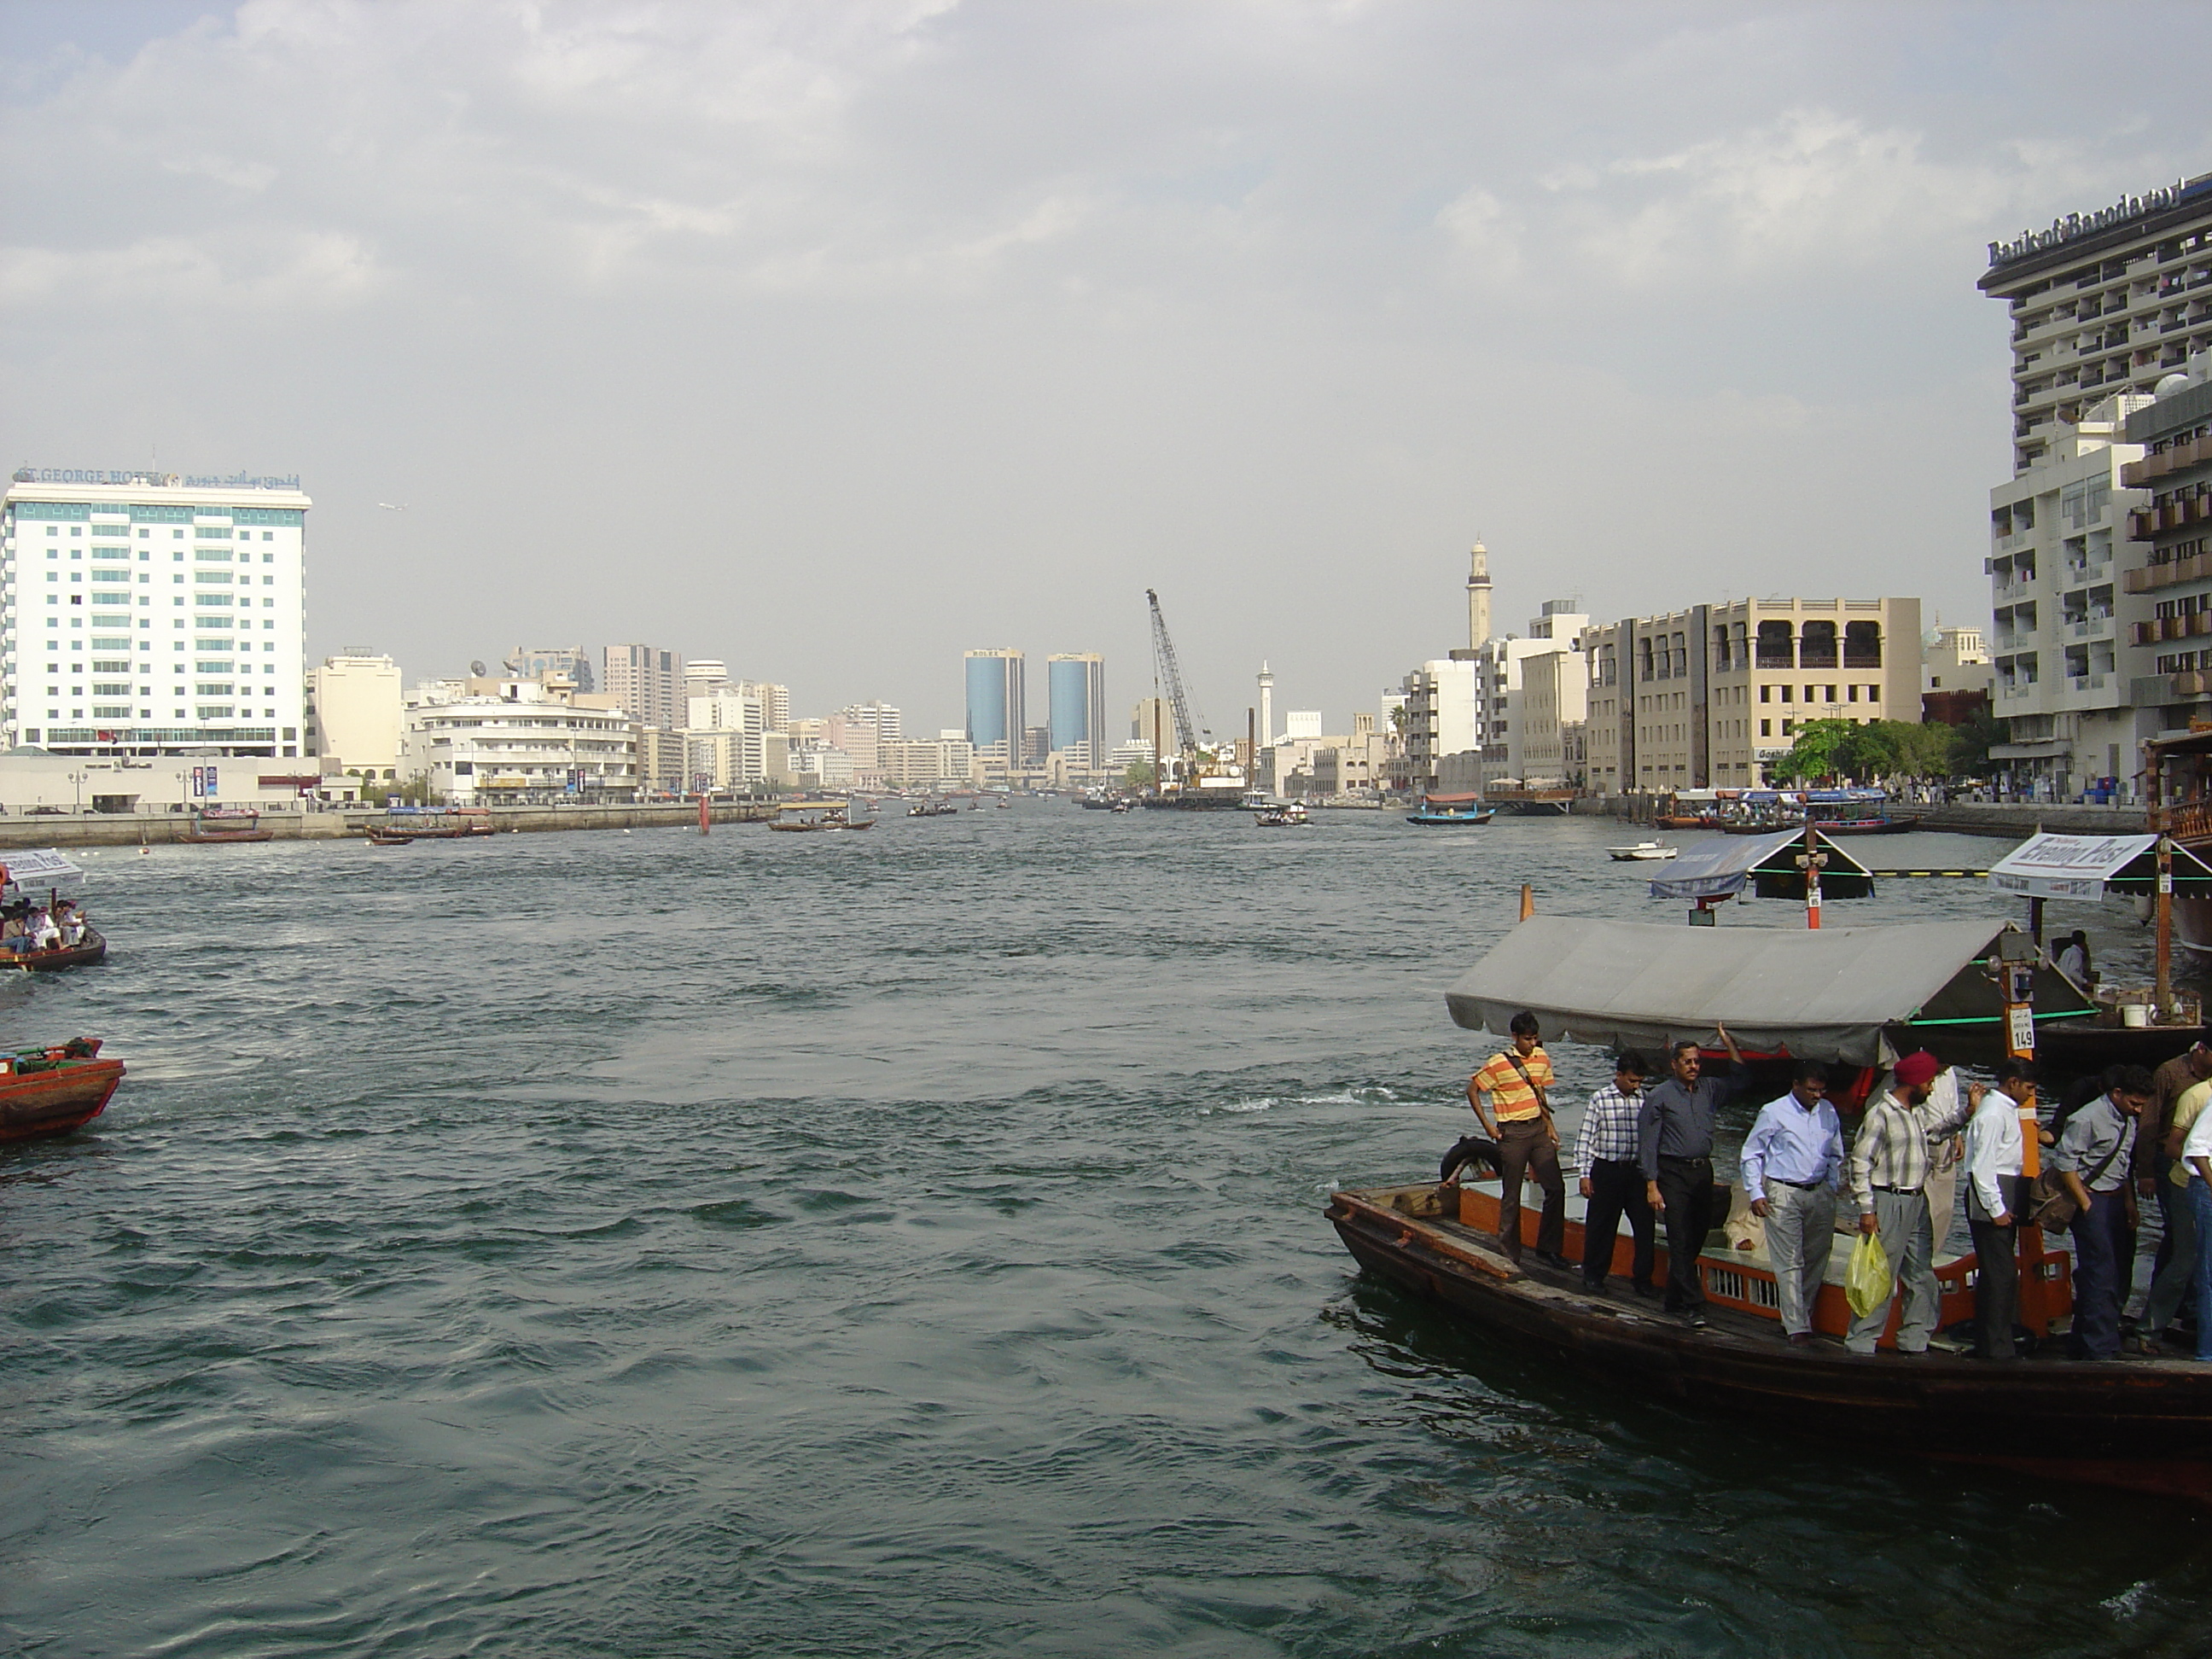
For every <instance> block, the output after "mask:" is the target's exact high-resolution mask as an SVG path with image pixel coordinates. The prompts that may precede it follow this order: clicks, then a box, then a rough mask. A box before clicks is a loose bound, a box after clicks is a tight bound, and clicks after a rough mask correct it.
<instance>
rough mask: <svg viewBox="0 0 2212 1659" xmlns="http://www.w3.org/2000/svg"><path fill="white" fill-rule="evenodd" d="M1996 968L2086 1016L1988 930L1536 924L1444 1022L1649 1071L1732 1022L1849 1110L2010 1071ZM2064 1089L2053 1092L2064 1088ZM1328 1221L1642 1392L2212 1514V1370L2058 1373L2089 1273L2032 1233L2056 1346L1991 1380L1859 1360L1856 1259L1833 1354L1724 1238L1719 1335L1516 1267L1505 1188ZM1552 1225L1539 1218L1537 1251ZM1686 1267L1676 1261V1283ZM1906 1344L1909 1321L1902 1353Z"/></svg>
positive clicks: (2034, 958)
mask: <svg viewBox="0 0 2212 1659" xmlns="http://www.w3.org/2000/svg"><path fill="white" fill-rule="evenodd" d="M2000 959H2002V960H2004V961H2006V962H2008V963H2014V964H2015V965H2016V966H2017V967H2018V968H2019V969H2021V973H2022V975H2024V978H2025V981H2026V986H2025V994H2026V995H2027V998H2028V999H2029V1000H2028V1001H2027V1005H2026V1006H2025V1007H2023V1008H2021V1009H2020V1010H2018V1011H2016V1012H2019V1013H2022V1014H2025V1015H2026V1016H2027V1023H2028V1024H2029V1027H2030V1029H2039V1028H2040V1027H2041V1026H2042V1025H2043V1024H2045V1022H2054V1023H2055V1022H2059V1021H2069V1020H2077V1019H2079V1018H2081V1016H2082V1015H2083V1014H2085V1013H2087V1012H2090V1009H2089V1005H2088V1004H2087V1000H2086V999H2084V997H2083V996H2082V994H2081V990H2080V988H2079V987H2075V985H2073V984H2072V983H2071V982H2070V981H2068V980H2067V979H2066V977H2065V976H2064V975H2062V974H2060V973H2059V972H2058V971H2057V969H2056V968H2055V967H2054V966H2053V965H2052V964H2051V962H2050V960H2049V958H2048V957H2045V956H2044V955H2043V953H2042V952H2041V951H2039V950H2037V949H2035V948H2034V947H2033V945H2030V944H2029V943H2028V941H2027V939H2026V936H2025V935H2024V934H2021V932H2020V930H2019V929H2017V928H2015V927H2011V926H2010V925H2009V924H2007V925H2005V926H2003V927H1991V926H1990V924H1988V923H1987V922H1977V921H1946V922H1923V923H1917V924H1912V925H1909V926H1904V927H1839V928H1826V929H1817V930H1816V929H1805V930H1802V931H1801V930H1796V929H1770V928H1750V927H1738V928H1731V929H1728V930H1725V931H1723V930H1720V929H1718V928H1680V927H1654V926H1651V925H1649V924H1644V923H1634V922H1613V921H1601V920H1596V919H1591V918H1582V917H1568V916H1530V917H1529V918H1528V919H1527V920H1525V921H1522V922H1521V923H1520V925H1519V926H1518V927H1516V928H1515V929H1514V930H1513V932H1512V933H1509V934H1508V935H1507V936H1506V937H1505V939H1504V940H1502V941H1501V942H1500V943H1499V944H1498V946H1497V947H1496V948H1495V949H1493V950H1492V951H1491V952H1490V953H1489V954H1488V955H1487V956H1486V957H1484V958H1483V959H1482V960H1481V961H1480V962H1478V963H1475V964H1474V967H1472V968H1470V969H1468V970H1467V972H1466V973H1464V974H1463V975H1461V976H1460V978H1459V979H1458V980H1457V981H1455V982H1454V983H1453V984H1452V986H1451V987H1450V988H1449V991H1448V992H1447V994H1446V1003H1447V1006H1448V1007H1449V1012H1450V1014H1451V1017H1452V1018H1453V1019H1454V1021H1455V1023H1457V1024H1460V1025H1462V1026H1463V1027H1466V1028H1468V1029H1470V1030H1483V1031H1488V1032H1494V1033H1498V1034H1500V1035H1503V1034H1504V1032H1505V1030H1506V1029H1507V1026H1508V1023H1509V1022H1510V1019H1511V1018H1512V1017H1513V1016H1514V1015H1515V1014H1516V1013H1517V1012H1520V1011H1521V1010H1522V1009H1524V1008H1525V1009H1528V1010H1529V1011H1531V1012H1534V1014H1535V1015H1536V1016H1537V1018H1539V1019H1540V1020H1541V1021H1542V1022H1543V1024H1544V1029H1545V1031H1546V1034H1547V1036H1555V1037H1556V1038H1557V1039H1559V1040H1560V1041H1571V1042H1585V1043H1589V1044H1593V1045H1601V1046H1605V1047H1613V1048H1621V1047H1633V1048H1639V1049H1641V1050H1642V1051H1644V1053H1647V1054H1662V1053H1664V1052H1665V1051H1666V1047H1667V1044H1668V1042H1670V1041H1672V1040H1673V1039H1674V1038H1675V1037H1677V1036H1680V1037H1686V1038H1689V1039H1692V1040H1694V1041H1698V1042H1710V1041H1711V1036H1712V1033H1713V1030H1714V1028H1715V1026H1716V1025H1717V1024H1720V1023H1723V1022H1725V1024H1727V1026H1728V1029H1729V1034H1730V1035H1731V1036H1734V1037H1735V1039H1736V1041H1737V1042H1738V1043H1739V1044H1740V1045H1741V1048H1742V1049H1743V1050H1744V1052H1745V1054H1746V1057H1747V1061H1749V1062H1750V1063H1751V1064H1752V1065H1753V1067H1754V1081H1755V1082H1757V1083H1759V1084H1762V1085H1763V1084H1765V1082H1767V1081H1768V1080H1769V1078H1768V1076H1767V1075H1766V1074H1765V1073H1763V1072H1761V1071H1759V1069H1758V1068H1759V1067H1761V1066H1769V1067H1771V1068H1773V1077H1774V1079H1775V1087H1776V1090H1777V1091H1779V1089H1780V1087H1781V1086H1782V1084H1781V1082H1780V1080H1779V1079H1781V1077H1782V1076H1783V1074H1784V1073H1786V1069H1787V1060H1789V1059H1794V1058H1800V1057H1802V1058H1808V1059H1818V1060H1826V1061H1828V1062H1830V1063H1831V1065H1832V1066H1835V1067H1838V1076H1837V1079H1836V1086H1834V1087H1832V1090H1831V1094H1832V1097H1835V1098H1837V1099H1838V1103H1839V1104H1842V1105H1844V1106H1845V1107H1846V1108H1848V1107H1850V1106H1851V1105H1852V1104H1854V1103H1857V1102H1861V1101H1863V1100H1864V1099H1865V1098H1866V1097H1867V1096H1868V1094H1869V1091H1870V1090H1871V1088H1872V1087H1873V1085H1875V1082H1877V1081H1878V1080H1879V1079H1880V1077H1881V1074H1882V1073H1883V1072H1884V1071H1885V1070H1886V1069H1887V1067H1888V1066H1890V1065H1891V1064H1893V1062H1894V1061H1895V1060H1896V1059H1897V1058H1898V1057H1899V1056H1900V1055H1902V1054H1907V1053H1911V1052H1913V1051H1915V1050H1918V1049H1923V1048H1924V1049H1926V1050H1928V1051H1929V1052H1931V1053H1933V1054H1936V1056H1937V1058H1938V1059H1939V1060H1942V1061H1943V1062H1944V1063H1945V1064H1947V1065H1952V1064H1978V1065H1986V1064H1989V1063H1990V1062H1991V1061H1993V1060H1995V1059H1996V1057H1997V1056H1998V1055H1999V1054H2002V1053H2003V1052H2005V1050H2006V1048H2007V1046H2008V1035H2007V1034H2008V1030H2009V1029H2010V1027H2011V1025H2012V1024H2014V1023H2015V1022H2014V1020H2013V1019H2012V1018H2011V1012H2008V1007H2007V1006H2006V1004H2005V1002H2004V1001H2003V1000H2002V998H2003V993H2002V991H2001V990H2000V989H1999V985H1998V980H1997V977H1996V975H1993V974H1992V973H1991V972H1990V968H1991V966H1992V965H1993V964H1994V963H1995V962H1996V961H1997V960H2000ZM2081 1058H2082V1059H2083V1060H2091V1061H2094V1062H2096V1063H2097V1064H2100V1065H2101V1064H2104V1063H2108V1062H2107V1061H2106V1060H2104V1059H2103V1057H2102V1056H2100V1055H2097V1054H2093V1053H2089V1052H2086V1051H2085V1052H2084V1054H2082V1055H2081ZM2047 1083H2048V1087H2047V1091H2046V1092H2048V1093H2049V1094H2050V1095H2051V1097H2054V1098H2055V1097H2057V1094H2058V1092H2059V1087H2058V1085H2059V1079H2057V1078H2056V1077H2052V1078H2050V1079H2047ZM1724 1195H1725V1194H1721V1193H1717V1194H1716V1195H1715V1198H1716V1208H1715V1213H1716V1214H1717V1215H1725V1214H1727V1213H1728V1209H1727V1206H1725V1205H1724V1204H1723V1203H1722V1202H1721V1201H1720V1200H1722V1199H1723V1196H1724ZM1327 1215H1328V1219H1329V1220H1330V1222H1331V1223H1332V1224H1333V1225H1334V1226H1335V1228H1336V1231H1337V1233H1338V1236H1339V1237H1340V1238H1341V1239H1342V1240H1343V1242H1344V1244H1345V1246H1346V1249H1349V1250H1350V1251H1351V1253H1352V1255H1353V1256H1354V1257H1355V1258H1356V1259H1357V1260H1358V1261H1359V1262H1360V1263H1361V1265H1362V1266H1363V1267H1365V1268H1367V1269H1369V1270H1370V1271H1371V1272H1374V1273H1377V1274H1378V1275H1380V1276H1383V1277H1384V1278H1387V1279H1390V1280H1392V1281H1394V1282H1395V1283H1397V1284H1399V1285H1402V1286H1404V1287H1405V1288H1406V1289H1407V1290H1408V1291H1412V1292H1413V1294H1415V1295H1418V1296H1421V1297H1426V1298H1428V1299H1430V1300H1432V1301H1435V1302H1437V1303H1439V1304H1442V1305H1443V1306H1444V1307H1445V1308H1446V1309H1448V1310H1450V1311H1451V1312H1452V1313H1453V1314H1454V1315H1455V1316H1456V1317H1458V1318H1461V1319H1462V1320H1464V1321H1466V1322H1468V1324H1470V1325H1472V1326H1474V1327H1475V1328H1479V1329H1480V1330H1481V1331H1483V1332H1484V1333H1485V1334H1486V1335H1489V1336H1492V1337H1494V1338H1497V1339H1498V1340H1503V1341H1505V1342H1509V1343H1510V1344H1512V1345H1514V1346H1516V1347H1518V1348H1521V1349H1522V1350H1523V1351H1525V1352H1530V1353H1533V1354H1535V1355H1538V1356H1540V1357H1542V1358H1547V1359H1550V1360H1553V1361H1554V1362H1557V1363H1559V1364H1563V1365H1565V1366H1568V1367H1571V1368H1573V1369H1575V1370H1580V1371H1583V1372H1584V1373H1586V1374H1588V1375H1590V1376H1595V1377H1597V1378H1599V1379H1601V1380H1602V1381H1604V1382H1606V1383H1609V1384H1611V1385H1613V1386H1616V1387H1618V1388H1620V1389H1622V1390H1623V1391H1624V1392H1632V1393H1633V1394H1635V1395H1638V1396H1639V1397H1644V1398H1650V1399H1656V1400H1662V1401H1668V1402H1671V1403H1676V1404H1679V1405H1680V1406H1682V1407H1686V1408H1689V1409H1692V1410H1698V1411H1703V1412H1710V1413H1717V1414H1720V1415H1723V1416H1724V1417H1725V1418H1727V1419H1729V1420H1731V1421H1735V1422H1742V1423H1758V1424H1762V1425H1766V1426H1769V1427H1771V1428H1773V1429H1775V1430H1777V1431H1785V1432H1796V1433H1802V1434H1808V1435H1814V1436H1817V1437H1820V1438H1821V1439H1823V1440H1826V1441H1828V1442H1830V1443H1850V1444H1853V1445H1857V1446H1862V1447H1867V1446H1880V1447H1882V1448H1886V1449H1889V1450H1892V1451H1894V1452H1896V1453H1899V1454H1901V1455H1906V1456H1911V1457H1936V1458H1943V1459H1948V1460H1953V1461H1958V1462H1972V1463H1980V1464H1985V1465H1993V1466H2002V1467H2005V1468H2015V1469H2019V1470H2023V1471H2027V1472H2029V1473H2032V1474H2038V1475H2042V1476H2047V1477H2054V1478H2057V1479H2062V1480H2075V1481H2083V1482H2091V1483H2097V1484H2103V1485H2110V1486H2123V1487H2128V1488H2132V1489H2139V1490H2145V1491H2154V1492H2167V1493H2173V1494H2179V1495H2181V1496H2185V1497H2188V1498H2194V1499H2197V1500H2198V1501H2201V1502H2212V1366H2206V1365H2203V1364H2197V1363H2195V1362H2194V1361H2192V1360H2185V1359H2179V1358H2175V1359H2165V1358H2144V1359H2134V1358H2130V1359H2128V1360H2125V1361H2101V1362H2089V1361H2075V1360H2071V1359H2068V1358H2063V1345H2061V1344H2058V1343H2056V1342H2052V1341H2050V1340H2045V1339H2048V1338H2049V1337H2051V1336H2052V1335H2054V1334H2056V1329H2057V1325H2058V1323H2059V1322H2063V1321H2064V1320H2066V1319H2067V1318H2069V1316H2070V1314H2071V1311H2072V1302H2071V1279H2070V1275H2069V1264H2068V1261H2067V1258H2066V1257H2065V1256H2064V1255H2063V1253H2059V1252H2055V1251H2046V1249H2045V1247H2044V1244H2043V1241H2042V1238H2041V1236H2040V1234H2039V1231H2038V1230H2035V1229H2033V1228H2031V1229H2028V1230H2027V1232H2028V1234H2029V1235H2030V1237H2028V1238H2027V1239H2026V1240H2025V1241H2023V1245H2022V1250H2021V1307H2020V1319H2021V1323H2022V1324H2023V1325H2025V1326H2026V1327H2027V1330H2028V1333H2029V1334H2030V1336H2031V1337H2032V1338H2033V1339H2036V1341H2035V1343H2034V1345H2033V1347H2032V1348H2031V1350H2030V1352H2029V1356H2028V1357H2027V1358H2025V1359H2023V1360H2022V1361H2021V1362H2020V1363H2017V1364H2009V1365H1995V1364H1987V1363H1985V1362H1981V1361H1977V1360H1973V1359H1971V1358H1966V1357H1965V1356H1964V1355H1963V1354H1960V1353H1957V1352H1951V1351H1947V1350H1942V1349H1940V1348H1939V1349H1933V1350H1931V1351H1930V1352H1929V1353H1928V1354H1926V1355H1923V1356H1916V1357H1915V1358H1912V1359H1911V1360H1910V1361H1905V1360H1901V1359H1899V1358H1895V1357H1893V1356H1888V1357H1886V1356H1883V1355H1881V1354H1876V1355H1874V1356H1864V1357H1863V1356H1858V1355H1854V1354H1851V1353H1849V1352H1846V1351H1845V1350H1844V1348H1843V1347H1842V1346H1841V1344H1840V1342H1839V1341H1838V1337H1839V1336H1840V1334H1841V1333H1842V1331H1843V1329H1844V1326H1845V1322H1846V1320H1847V1317H1848V1314H1847V1308H1846V1305H1845V1304H1844V1302H1843V1298H1842V1287H1841V1285H1840V1284H1839V1283H1838V1282H1837V1281H1838V1279H1840V1275H1841V1267H1842V1265H1843V1264H1844V1261H1846V1260H1847V1257H1848V1252H1847V1251H1845V1250H1844V1249H1838V1250H1837V1251H1836V1252H1835V1253H1834V1255H1833V1256H1832V1258H1831V1267H1830V1273H1831V1279H1830V1282H1829V1283H1828V1284H1827V1285H1825V1286H1823V1287H1822V1289H1821V1290H1820V1292H1819V1293H1818V1296H1817V1297H1816V1299H1815V1302H1814V1310H1813V1318H1814V1330H1815V1333H1816V1336H1815V1340H1814V1341H1813V1342H1812V1343H1810V1344H1807V1345H1803V1346H1798V1345H1792V1344H1785V1343H1783V1342H1781V1341H1778V1340H1777V1337H1778V1297H1777V1296H1776V1293H1775V1289H1774V1283H1773V1273H1772V1271H1771V1266H1769V1265H1768V1264H1767V1263H1766V1262H1765V1260H1764V1254H1763V1252H1762V1251H1761V1250H1759V1249H1758V1248H1756V1245H1755V1243H1746V1244H1744V1245H1743V1246H1741V1247H1739V1246H1737V1245H1735V1244H1732V1243H1729V1241H1728V1238H1727V1237H1726V1234H1725V1232H1724V1231H1723V1235H1722V1236H1721V1237H1720V1241H1719V1242H1718V1243H1714V1242H1713V1241H1712V1240H1711V1239H1709V1240H1708V1242H1707V1243H1706V1245H1705V1248H1704V1249H1702V1250H1701V1251H1700V1252H1699V1261H1698V1274H1699V1280H1700V1282H1701V1284H1702V1285H1703V1287H1704V1289H1705V1293H1706V1296H1707V1297H1708V1299H1709V1302H1710V1304H1711V1305H1710V1306H1709V1307H1708V1308H1707V1310H1706V1315H1707V1317H1708V1319H1709V1321H1710V1324H1709V1326H1708V1327H1707V1328H1705V1329H1695V1328H1690V1327H1689V1326H1686V1325H1685V1324H1684V1323H1682V1322H1680V1321H1677V1320H1675V1319H1673V1318H1671V1317H1668V1316H1666V1315H1664V1314H1663V1313H1661V1312H1659V1311H1658V1310H1656V1308H1654V1307H1652V1306H1651V1305H1650V1304H1639V1303H1637V1302H1634V1301H1631V1300H1629V1299H1627V1298H1622V1299H1620V1300H1614V1299H1612V1298H1609V1297H1605V1296H1602V1295H1591V1294H1589V1292H1587V1291H1584V1290H1583V1288H1582V1286H1581V1284H1580V1279H1579V1273H1577V1272H1574V1271H1570V1272H1567V1273H1555V1272H1553V1271H1552V1270H1550V1269H1548V1268H1547V1267H1543V1266H1542V1265H1541V1264H1539V1263H1535V1262H1534V1261H1533V1260H1524V1261H1523V1262H1522V1263H1521V1264H1518V1265H1516V1263H1514V1262H1512V1261H1509V1260H1508V1259H1507V1258H1506V1256H1505V1255H1504V1254H1503V1252H1502V1251H1501V1250H1500V1249H1498V1245H1497V1243H1496V1229H1497V1226H1498V1198H1497V1190H1496V1184H1495V1182H1494V1181H1493V1182H1462V1183H1459V1184H1456V1185H1454V1186H1446V1187H1438V1186H1437V1185H1434V1184H1431V1183H1423V1184H1419V1185H1409V1186H1401V1187H1388V1188H1372V1189H1359V1190H1344V1191H1340V1192H1337V1193H1335V1194H1333V1195H1332V1198H1331V1201H1330V1204H1329V1206H1328V1211H1327ZM1538 1219H1539V1218H1538V1212H1537V1211H1536V1210H1535V1209H1534V1207H1533V1206H1524V1207H1523V1209H1522V1224H1521V1225H1522V1241H1523V1243H1524V1246H1533V1244H1534V1239H1535V1236H1536V1228H1537V1225H1538ZM1580 1231H1581V1230H1580V1225H1579V1223H1578V1222H1576V1221H1572V1220H1571V1221H1570V1222H1569V1224H1568V1229H1567V1236H1566V1241H1565V1243H1566V1254H1567V1255H1568V1256H1569V1257H1570V1258H1571V1259H1573V1260H1577V1261H1578V1260H1579V1258H1580V1255H1581V1254H1582V1247H1583V1238H1582V1237H1581V1236H1580ZM1631 1251H1632V1241H1631V1240H1630V1239H1629V1238H1628V1237H1626V1236H1622V1237H1618V1238H1616V1240H1615V1241H1614V1244H1613V1267H1614V1270H1615V1271H1616V1272H1620V1273H1624V1274H1625V1273H1626V1269H1627V1268H1628V1267H1629V1265H1630V1262H1629V1258H1630V1254H1631ZM1660 1254H1661V1255H1662V1257H1663V1255H1665V1250H1664V1248H1663V1242H1662V1249H1661V1250H1660ZM1977 1265H1978V1264H1977V1262H1976V1261H1975V1258H1974V1257H1972V1255H1966V1256H1961V1257H1955V1258H1945V1257H1942V1256H1941V1255H1939V1256H1938V1258H1937V1261H1936V1277H1937V1280H1938V1284H1939V1286H1940V1289H1941V1293H1942V1316H1941V1317H1942V1323H1943V1324H1945V1325H1951V1324H1955V1323H1956V1322H1959V1321H1960V1320H1961V1319H1965V1318H1968V1317H1971V1315H1972V1291H1971V1286H1972V1277H1973V1274H1974V1272H1975V1269H1976V1267H1977ZM1665 1271H1666V1268H1665V1264H1664V1262H1663V1261H1662V1264H1661V1266H1660V1267H1659V1268H1658V1270H1657V1273H1659V1274H1663V1273H1664V1272H1665ZM1656 1276H1657V1275H1656V1274H1655V1278H1656ZM1894 1331H1895V1316H1894V1310H1893V1319H1892V1323H1891V1328H1890V1329H1889V1330H1888V1331H1887V1332H1885V1333H1884V1334H1883V1336H1882V1339H1881V1340H1882V1342H1883V1344H1884V1345H1885V1346H1887V1345H1888V1344H1889V1343H1891V1342H1892V1341H1893V1337H1894Z"/></svg>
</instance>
